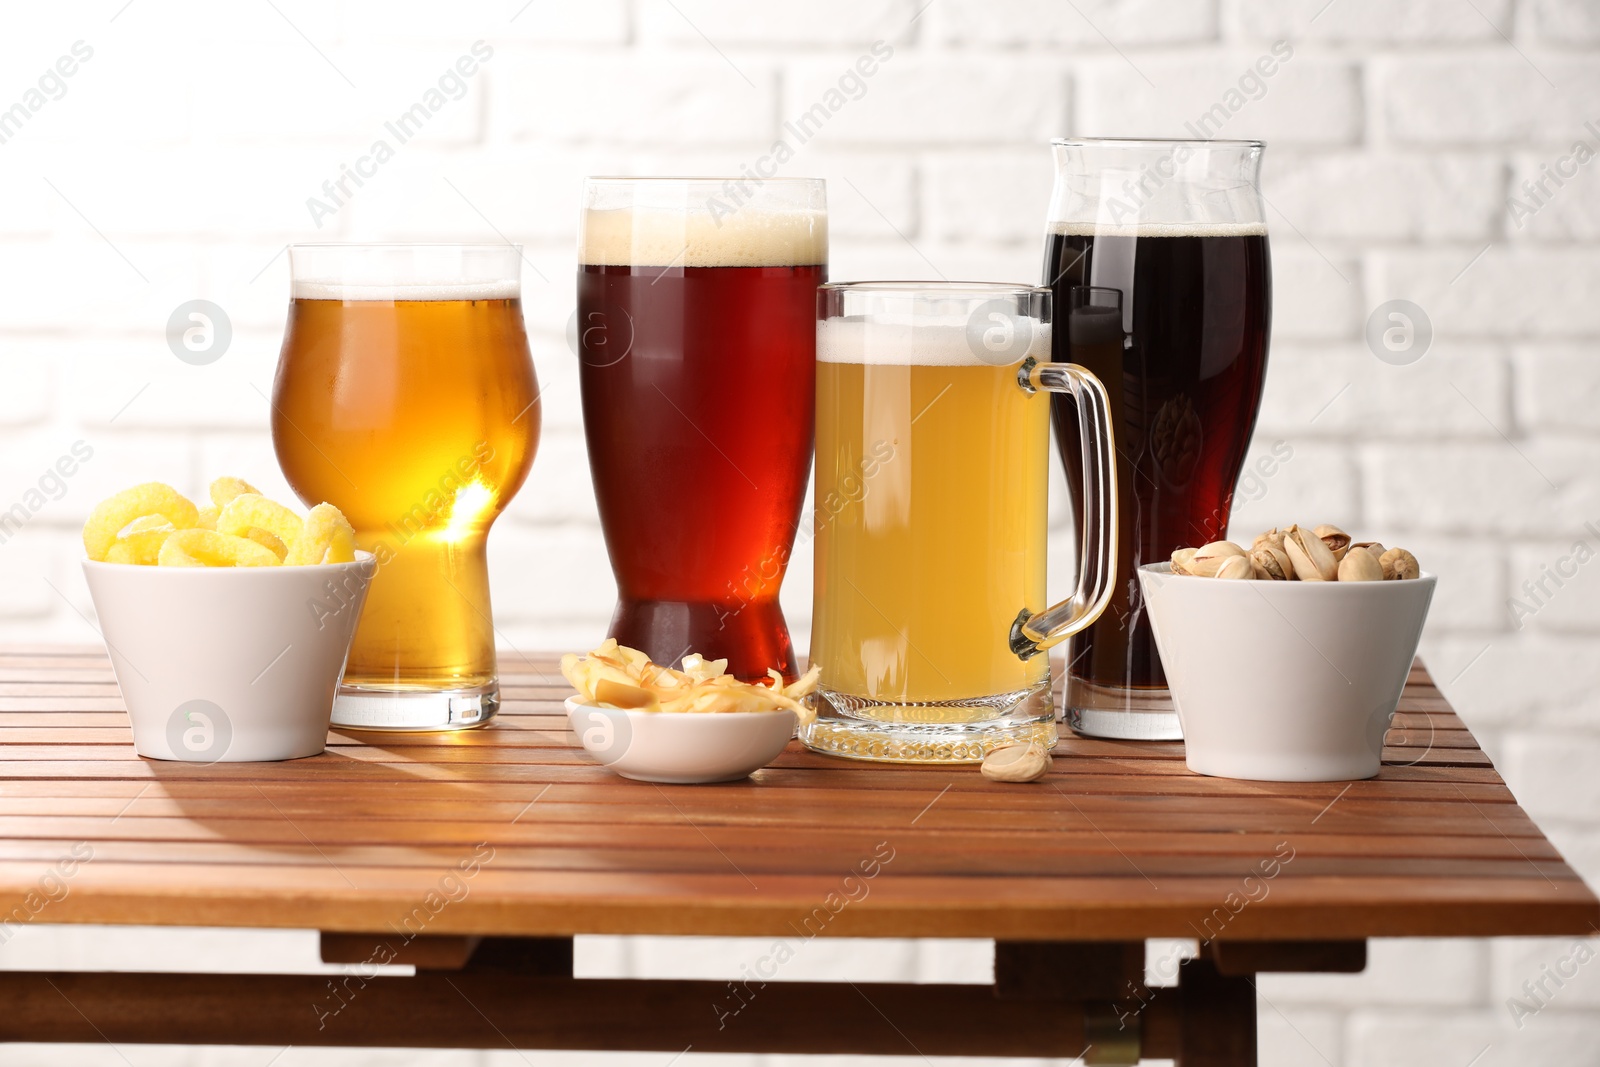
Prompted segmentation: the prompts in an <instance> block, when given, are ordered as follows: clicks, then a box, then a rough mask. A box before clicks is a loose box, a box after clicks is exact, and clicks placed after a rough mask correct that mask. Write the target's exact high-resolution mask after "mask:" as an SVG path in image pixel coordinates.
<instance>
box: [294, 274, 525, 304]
mask: <svg viewBox="0 0 1600 1067" xmlns="http://www.w3.org/2000/svg"><path fill="white" fill-rule="evenodd" d="M517 287H518V285H517V283H516V282H514V281H499V282H459V283H457V284H454V285H370V284H361V283H357V282H333V281H317V280H314V279H300V278H297V279H295V282H294V284H293V285H292V286H291V287H290V293H291V295H292V296H293V297H294V299H296V300H343V301H347V302H354V301H365V300H371V301H382V302H385V303H394V302H397V301H403V300H514V299H516V297H517V296H518V293H517Z"/></svg>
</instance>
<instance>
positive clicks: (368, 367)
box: [272, 245, 539, 730]
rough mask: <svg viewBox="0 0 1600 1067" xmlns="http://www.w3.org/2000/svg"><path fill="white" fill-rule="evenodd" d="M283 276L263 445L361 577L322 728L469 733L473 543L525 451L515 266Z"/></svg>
mask: <svg viewBox="0 0 1600 1067" xmlns="http://www.w3.org/2000/svg"><path fill="white" fill-rule="evenodd" d="M289 260H290V271H291V274H292V282H293V299H292V300H291V301H290V304H289V324H288V329H287V331H286V332H285V334H284V339H283V352H282V355H281V356H280V357H279V361H278V374H277V379H276V381H275V382H274V384H273V395H272V441H273V445H274V447H275V448H276V450H277V453H278V461H279V463H280V464H282V466H283V472H284V475H285V476H286V477H287V478H288V479H289V484H290V485H291V486H293V487H294V490H295V492H296V493H297V494H299V496H300V498H301V499H302V500H304V501H306V502H307V503H317V502H319V501H323V500H326V501H328V502H329V503H332V504H334V505H335V506H337V507H338V508H339V509H340V510H341V511H343V512H344V513H345V515H346V517H348V518H349V520H350V522H351V525H353V526H354V527H355V531H356V544H357V546H358V547H360V548H362V549H365V550H367V551H369V552H371V553H373V554H374V556H375V557H376V563H377V574H376V576H375V577H374V579H373V581H372V586H371V588H370V590H369V592H368V593H367V603H366V608H365V610H364V611H363V612H362V615H361V622H360V624H359V626H358V627H357V629H356V636H355V643H354V644H353V645H352V646H351V649H350V658H349V662H348V663H347V665H346V667H345V673H344V683H343V685H342V686H341V687H340V690H339V695H338V697H337V698H336V699H335V701H334V710H333V721H334V723H335V724H336V725H339V726H347V727H356V728H362V729H401V730H428V729H455V728H459V727H465V726H476V725H479V724H481V723H484V722H487V721H488V720H489V718H490V717H491V716H493V714H494V712H495V710H496V708H497V707H498V705H499V684H498V682H497V680H496V665H495V652H494V625H493V623H492V622H491V614H490V608H489V574H488V569H487V561H486V558H485V542H486V539H487V537H488V533H489V525H490V524H491V523H492V522H493V521H494V520H495V518H496V517H497V516H498V515H499V514H500V512H501V510H502V509H503V508H504V507H505V506H506V504H507V503H508V502H509V501H510V500H511V498H512V496H513V495H515V494H516V492H517V490H518V489H519V488H521V486H522V482H523V480H524V479H525V478H527V476H528V469H529V467H530V466H531V465H532V463H533V453H534V448H535V446H536V445H537V443H538V440H539V400H538V390H537V387H536V384H535V381H534V373H533V364H532V361H531V360H530V359H529V355H528V338H527V334H526V333H525V332H524V329H523V324H522V302H521V299H520V292H521V276H522V271H521V250H520V249H519V248H517V247H515V246H511V245H492V246H483V247H473V246H450V245H410V246H408V245H297V246H294V247H291V248H290V250H289ZM335 603H337V602H335Z"/></svg>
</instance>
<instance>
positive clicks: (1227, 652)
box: [1139, 525, 1435, 782]
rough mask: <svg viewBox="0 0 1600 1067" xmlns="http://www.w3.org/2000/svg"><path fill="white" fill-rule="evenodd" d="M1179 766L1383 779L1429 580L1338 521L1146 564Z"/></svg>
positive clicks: (1252, 774) (1277, 776) (1259, 774)
mask: <svg viewBox="0 0 1600 1067" xmlns="http://www.w3.org/2000/svg"><path fill="white" fill-rule="evenodd" d="M1139 583H1140V586H1141V588H1142V590H1143V593H1144V603H1145V607H1146V610H1148V612H1149V615H1150V623H1151V627H1152V629H1153V630H1154V631H1155V637H1156V646H1157V648H1159V650H1160V652H1161V663H1162V666H1163V667H1164V668H1165V670H1166V674H1167V684H1168V685H1169V687H1170V688H1171V692H1172V701H1173V704H1174V705H1175V707H1176V709H1177V712H1178V718H1179V721H1180V722H1181V723H1182V726H1183V738H1184V745H1185V759H1186V761H1187V763H1188V765H1189V769H1190V770H1192V771H1194V772H1196V773H1198V774H1208V775H1215V776H1219V777H1224V778H1244V779H1251V780H1255V781H1275V782H1330V781H1348V780H1354V779H1358V778H1371V777H1373V776H1375V775H1376V774H1377V773H1378V770H1379V767H1380V766H1381V763H1382V756H1383V738H1384V734H1385V733H1386V732H1387V731H1388V728H1389V721H1390V719H1392V718H1393V716H1394V712H1395V708H1396V707H1397V706H1398V705H1399V703H1400V693H1401V690H1403V689H1404V688H1405V684H1406V678H1407V676H1408V675H1409V674H1410V671H1411V664H1412V661H1413V660H1414V659H1415V657H1416V653H1417V644H1418V642H1420V641H1421V639H1422V626H1423V623H1424V622H1425V621H1426V620H1427V617H1428V605H1429V603H1430V602H1431V601H1432V599H1433V589H1434V585H1435V577H1434V575H1432V574H1429V573H1426V572H1424V571H1423V570H1422V568H1421V566H1420V564H1419V563H1418V561H1417V558H1416V556H1415V555H1413V554H1412V553H1411V552H1409V551H1407V550H1406V549H1404V548H1395V547H1385V546H1384V545H1383V544H1381V543H1379V542H1375V541H1356V540H1354V538H1352V537H1351V535H1350V534H1348V533H1345V532H1344V531H1343V530H1341V529H1339V528H1338V527H1336V526H1329V525H1321V526H1314V527H1306V526H1288V527H1284V528H1281V529H1280V528H1274V529H1271V530H1267V531H1265V532H1264V533H1262V534H1260V535H1258V536H1257V537H1256V538H1255V540H1254V541H1253V542H1252V543H1251V545H1250V546H1249V547H1248V548H1246V547H1245V546H1243V545H1240V544H1236V543H1234V542H1232V541H1214V542H1212V543H1210V544H1206V545H1200V546H1197V547H1194V548H1181V549H1179V550H1178V551H1176V552H1174V553H1173V554H1172V560H1171V562H1170V563H1159V564H1151V565H1148V566H1144V567H1141V568H1140V569H1139Z"/></svg>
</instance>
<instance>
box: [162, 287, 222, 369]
mask: <svg viewBox="0 0 1600 1067" xmlns="http://www.w3.org/2000/svg"><path fill="white" fill-rule="evenodd" d="M232 342H233V323H232V321H231V320H230V319H229V318H228V313H227V312H226V311H223V310H222V308H221V307H220V306H219V305H217V304H214V303H212V302H211V301H209V300H185V301H184V302H183V303H181V304H179V305H178V306H177V307H175V308H173V309H172V314H171V315H169V316H167V347H168V348H170V349H172V354H173V355H175V356H177V357H178V358H179V359H181V360H183V361H184V362H185V363H188V364H191V365H192V366H196V367H204V366H206V365H207V364H210V363H215V362H216V361H217V360H219V359H221V358H222V357H223V354H224V353H226V352H227V351H228V345H229V344H231V343H232Z"/></svg>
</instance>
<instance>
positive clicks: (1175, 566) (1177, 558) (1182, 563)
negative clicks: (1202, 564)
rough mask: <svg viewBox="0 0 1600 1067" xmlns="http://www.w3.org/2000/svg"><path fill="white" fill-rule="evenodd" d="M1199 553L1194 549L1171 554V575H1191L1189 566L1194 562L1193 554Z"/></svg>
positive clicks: (1184, 549) (1179, 550)
mask: <svg viewBox="0 0 1600 1067" xmlns="http://www.w3.org/2000/svg"><path fill="white" fill-rule="evenodd" d="M1197 551H1199V550H1198V549H1194V548H1180V549H1178V550H1177V551H1176V552H1174V553H1173V554H1172V573H1173V574H1192V573H1194V572H1193V571H1191V570H1190V569H1189V564H1190V563H1192V562H1193V561H1194V554H1195V553H1196V552H1197Z"/></svg>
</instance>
